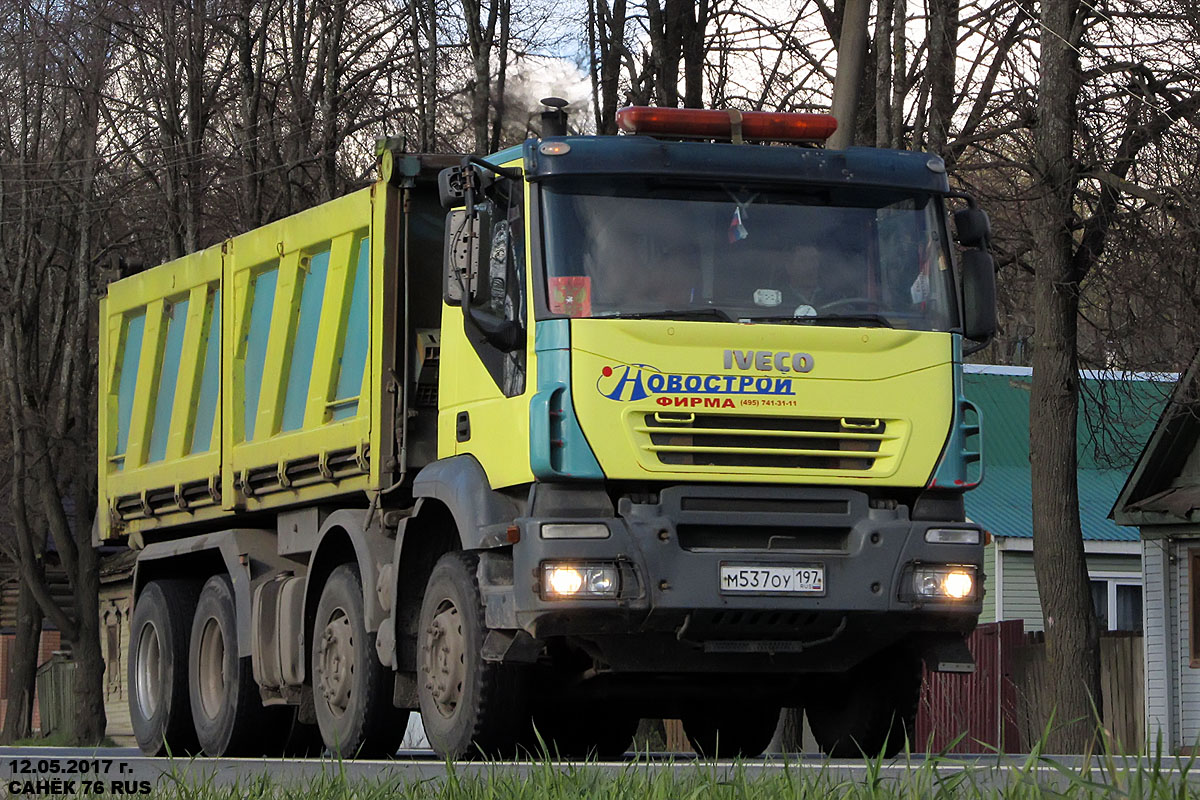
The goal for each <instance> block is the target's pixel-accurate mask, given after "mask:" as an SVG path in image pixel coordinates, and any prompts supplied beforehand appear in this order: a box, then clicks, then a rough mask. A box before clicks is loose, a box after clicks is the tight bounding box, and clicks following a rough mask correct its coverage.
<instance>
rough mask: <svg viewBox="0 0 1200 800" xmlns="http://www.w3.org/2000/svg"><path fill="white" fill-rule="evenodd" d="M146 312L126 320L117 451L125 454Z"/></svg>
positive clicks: (119, 389)
mask: <svg viewBox="0 0 1200 800" xmlns="http://www.w3.org/2000/svg"><path fill="white" fill-rule="evenodd" d="M145 329H146V312H144V311H143V312H142V313H141V314H138V315H137V316H136V317H130V318H129V319H128V320H126V322H125V351H124V352H123V353H122V354H121V382H120V384H119V385H118V388H117V452H116V455H119V456H123V455H125V447H126V446H127V445H128V444H129V419H130V417H132V416H133V393H134V391H135V390H136V389H137V370H138V361H139V360H140V359H141V357H142V332H143V331H144V330H145Z"/></svg>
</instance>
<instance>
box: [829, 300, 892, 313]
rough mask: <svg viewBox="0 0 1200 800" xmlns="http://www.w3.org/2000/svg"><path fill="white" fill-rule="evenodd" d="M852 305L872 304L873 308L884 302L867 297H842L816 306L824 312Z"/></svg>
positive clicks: (880, 306) (881, 305)
mask: <svg viewBox="0 0 1200 800" xmlns="http://www.w3.org/2000/svg"><path fill="white" fill-rule="evenodd" d="M854 305H863V306H873V307H875V308H883V306H884V304H883V303H882V302H880V301H879V300H872V299H871V298H869V297H843V298H842V299H841V300H832V301H830V302H828V303H823V304H821V306H820V308H818V311H820V312H821V313H822V314H824V313H825V312H826V311H830V310H832V309H836V308H841V307H842V306H854Z"/></svg>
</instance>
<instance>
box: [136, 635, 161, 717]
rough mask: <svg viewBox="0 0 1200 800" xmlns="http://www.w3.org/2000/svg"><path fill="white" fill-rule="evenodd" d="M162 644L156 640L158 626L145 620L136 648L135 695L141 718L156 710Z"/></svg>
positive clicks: (150, 715) (151, 714)
mask: <svg viewBox="0 0 1200 800" xmlns="http://www.w3.org/2000/svg"><path fill="white" fill-rule="evenodd" d="M161 669H162V645H161V644H160V643H159V641H158V628H156V627H154V623H152V622H147V623H146V624H145V625H143V626H142V630H141V632H140V633H139V634H138V650H137V670H136V672H135V674H136V676H137V686H135V687H134V691H135V692H136V695H137V703H138V710H139V711H140V712H141V713H142V718H143V719H150V718H151V717H153V716H154V712H155V711H157V710H158V697H159V693H160V691H161V686H162V676H161V674H160V670H161Z"/></svg>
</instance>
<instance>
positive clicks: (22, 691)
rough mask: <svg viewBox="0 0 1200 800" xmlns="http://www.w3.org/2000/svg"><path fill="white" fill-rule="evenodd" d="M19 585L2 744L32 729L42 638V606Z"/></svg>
mask: <svg viewBox="0 0 1200 800" xmlns="http://www.w3.org/2000/svg"><path fill="white" fill-rule="evenodd" d="M42 549H44V547H43V548H42ZM38 569H39V570H40V569H41V565H40V563H39V565H38ZM19 584H20V589H19V590H18V593H17V629H16V633H15V636H14V637H13V642H12V645H11V649H10V650H9V653H10V655H9V663H8V707H7V709H6V710H5V712H4V730H3V731H0V743H3V744H12V743H13V742H15V741H16V740H18V739H26V738H28V737H29V735H30V734H31V733H32V732H33V689H34V679H35V678H36V677H37V666H38V664H37V662H38V651H39V650H40V645H41V640H42V609H41V608H40V607H39V606H38V602H37V599H36V598H35V597H34V596H33V592H32V591H31V590H30V588H29V586H28V585H26V583H25V581H23V580H21V581H19Z"/></svg>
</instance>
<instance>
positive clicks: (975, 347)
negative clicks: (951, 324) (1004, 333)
mask: <svg viewBox="0 0 1200 800" xmlns="http://www.w3.org/2000/svg"><path fill="white" fill-rule="evenodd" d="M995 338H996V334H994V333H993V334H991V335H989V336H988V337H987V338H986V339H980V340H978V341H976V340H975V339H967V340H966V342H964V343H963V349H962V354H963V355H964V356H969V355H974V354H975V353H978V352H979V351H980V350H982V349H983V348H985V347H987V346H988V345H989V344H991V343H992V339H995Z"/></svg>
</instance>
